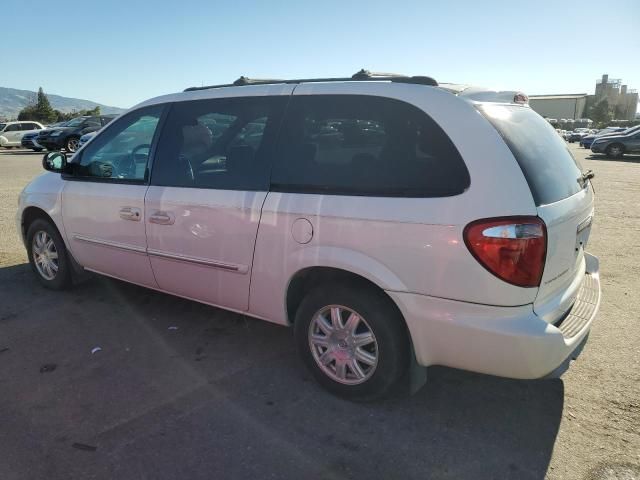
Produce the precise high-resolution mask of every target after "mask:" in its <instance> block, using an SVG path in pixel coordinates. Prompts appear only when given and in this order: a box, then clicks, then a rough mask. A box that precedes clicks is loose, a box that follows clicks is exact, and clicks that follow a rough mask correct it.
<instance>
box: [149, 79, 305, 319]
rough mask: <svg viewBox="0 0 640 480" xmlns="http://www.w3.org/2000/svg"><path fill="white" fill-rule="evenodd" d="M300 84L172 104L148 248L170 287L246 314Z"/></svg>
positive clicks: (156, 173)
mask: <svg viewBox="0 0 640 480" xmlns="http://www.w3.org/2000/svg"><path fill="white" fill-rule="evenodd" d="M292 90H293V87H292V86H290V85H284V86H277V87H274V89H273V94H272V95H270V96H262V95H259V96H248V97H243V98H214V99H206V100H197V101H188V102H178V103H174V104H173V105H172V107H171V111H170V112H169V114H168V117H167V121H166V124H165V127H164V128H163V132H162V135H161V140H160V142H159V144H158V154H157V157H156V159H155V161H154V165H153V172H152V177H151V185H150V187H149V190H148V192H147V196H146V201H145V212H146V213H145V221H146V225H147V243H148V253H149V258H150V261H151V265H152V267H153V273H154V274H155V278H156V280H157V282H158V286H159V287H160V288H161V289H162V290H164V291H167V292H170V293H173V294H176V295H180V296H183V297H187V298H191V299H194V300H198V301H201V302H204V303H209V304H213V305H219V306H223V307H225V308H228V309H233V310H238V311H244V310H247V308H248V303H249V283H250V279H251V266H252V262H253V252H254V247H255V240H256V235H257V231H258V225H259V223H260V215H261V209H262V205H263V203H264V200H265V197H266V195H267V191H268V189H269V173H270V168H271V158H272V156H273V153H272V149H273V146H274V144H275V141H274V140H275V136H276V132H277V130H278V127H279V125H280V121H281V118H282V114H283V110H284V107H285V104H286V101H287V98H288V95H289V94H290V93H291V91H292ZM220 93H221V94H222V95H224V92H220Z"/></svg>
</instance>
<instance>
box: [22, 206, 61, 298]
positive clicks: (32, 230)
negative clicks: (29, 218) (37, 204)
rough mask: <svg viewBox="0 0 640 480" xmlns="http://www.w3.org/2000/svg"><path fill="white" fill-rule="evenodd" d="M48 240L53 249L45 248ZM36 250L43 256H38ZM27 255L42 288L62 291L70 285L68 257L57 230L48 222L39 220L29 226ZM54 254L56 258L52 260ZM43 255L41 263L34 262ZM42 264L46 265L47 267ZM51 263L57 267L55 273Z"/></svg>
mask: <svg viewBox="0 0 640 480" xmlns="http://www.w3.org/2000/svg"><path fill="white" fill-rule="evenodd" d="M36 237H37V238H36ZM49 240H51V241H52V245H53V248H51V247H49V248H46V245H47V244H48V243H49ZM38 244H40V246H38ZM43 245H44V247H45V248H44V249H43ZM38 249H39V250H40V251H41V252H43V254H38ZM27 253H28V255H29V264H30V265H31V269H32V270H33V272H34V273H35V274H36V277H37V278H38V281H39V282H40V283H41V284H42V285H43V286H45V287H46V288H50V289H52V290H64V289H66V288H68V287H69V286H70V285H71V263H70V261H69V255H68V253H67V249H66V247H65V245H64V241H63V240H62V237H61V236H60V233H58V229H57V228H56V227H55V226H54V225H53V224H52V223H51V222H50V221H47V220H44V219H41V218H39V219H36V220H34V221H33V222H32V223H31V225H29V229H28V230H27ZM54 253H55V254H56V256H57V258H53V254H54ZM43 255H44V258H43V259H42V260H43V262H42V263H41V262H36V258H42V257H43ZM44 263H47V265H48V267H47V265H44ZM51 263H53V264H55V265H56V266H57V271H56V270H55V268H54V267H52V266H51ZM50 274H52V275H50Z"/></svg>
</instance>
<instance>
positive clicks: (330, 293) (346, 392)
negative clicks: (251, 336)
mask: <svg viewBox="0 0 640 480" xmlns="http://www.w3.org/2000/svg"><path fill="white" fill-rule="evenodd" d="M336 308H339V309H340V314H341V315H340V318H341V321H339V323H340V324H342V325H341V326H344V327H348V326H349V324H350V322H349V321H348V320H349V319H350V318H351V316H350V315H351V313H353V312H355V313H356V314H357V315H358V316H359V320H358V322H357V324H356V329H355V331H354V332H355V336H351V335H348V334H346V333H345V332H346V331H347V330H340V329H337V328H335V329H334V328H332V329H331V331H332V332H333V334H327V333H325V332H324V331H323V330H321V329H320V328H319V323H318V322H320V321H321V317H320V315H321V314H323V313H324V315H323V317H324V318H325V319H328V320H327V321H328V322H330V323H331V324H333V326H334V327H335V321H334V320H331V317H332V316H333V315H332V313H333V312H335V309H336ZM336 318H337V315H336ZM354 324H355V323H354ZM323 325H324V328H327V327H329V325H328V324H327V323H326V322H325V323H324V324H323ZM294 330H295V339H296V347H297V350H298V354H299V356H300V358H301V360H302V361H303V363H304V364H305V366H306V367H307V368H308V369H309V371H310V372H311V374H312V375H313V376H314V378H315V379H316V381H317V382H318V383H319V384H320V385H322V386H323V387H324V388H325V389H327V390H328V391H330V392H331V393H333V394H335V395H337V396H339V397H342V398H345V399H348V400H353V401H371V400H375V399H378V398H382V397H385V396H388V395H389V394H391V392H392V391H393V390H394V389H395V387H396V386H397V385H398V384H399V383H400V380H401V379H402V378H403V376H404V375H405V372H406V371H407V368H408V366H409V359H410V352H411V349H410V344H409V338H408V335H407V331H406V327H405V324H404V320H403V318H402V316H401V315H400V312H399V311H398V310H397V308H396V306H395V305H394V304H393V303H392V302H391V300H390V299H389V298H387V297H386V296H385V295H384V294H383V293H382V292H378V291H376V290H374V289H373V288H371V287H369V286H368V285H363V284H360V283H358V282H353V283H341V284H336V285H322V286H319V287H317V288H316V289H314V290H312V291H310V292H309V293H308V294H307V295H306V296H305V297H304V299H303V300H302V303H301V304H300V306H299V308H298V311H297V312H296V318H295V324H294ZM369 334H372V335H369ZM343 335H345V337H344V338H342V339H341V338H340V337H342V336H343ZM312 336H313V337H312ZM371 336H372V337H373V341H372V343H367V344H362V346H360V347H357V346H356V343H355V342H363V341H364V342H366V341H367V339H369V338H370V337H371ZM336 337H338V338H336ZM312 338H315V339H321V341H322V342H325V343H326V345H327V347H326V349H325V347H323V346H318V345H312V340H311V339H312ZM322 339H324V340H322ZM325 354H326V356H325ZM323 357H324V358H326V359H329V358H331V360H328V362H327V363H326V364H325V367H321V366H320V365H321V363H322V360H321V359H322V358H323ZM373 358H375V363H373V361H372V359H373ZM361 359H365V360H366V362H364V361H361ZM325 361H326V360H325ZM338 362H340V363H341V364H343V365H344V364H345V363H346V364H347V365H346V366H345V367H343V368H339V367H338ZM350 362H355V363H356V365H355V368H354V367H352V366H351V365H353V363H350ZM356 370H359V373H356ZM339 372H342V375H341V374H340V373H339ZM339 377H340V378H339Z"/></svg>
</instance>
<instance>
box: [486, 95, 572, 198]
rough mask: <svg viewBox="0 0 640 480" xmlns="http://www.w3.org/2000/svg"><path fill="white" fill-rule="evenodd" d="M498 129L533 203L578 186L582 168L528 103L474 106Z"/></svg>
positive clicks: (564, 195) (560, 195) (565, 194)
mask: <svg viewBox="0 0 640 480" xmlns="http://www.w3.org/2000/svg"><path fill="white" fill-rule="evenodd" d="M478 108H479V110H480V112H481V113H482V114H483V115H484V116H485V117H486V118H487V120H489V122H491V124H492V125H493V126H494V127H495V128H496V130H498V132H499V133H500V135H501V136H502V138H503V139H504V141H505V143H506V144H507V146H508V147H509V149H510V150H511V152H512V153H513V156H514V157H515V159H516V161H517V162H518V164H519V165H520V168H521V169H522V173H523V174H524V176H525V178H526V179H527V183H528V184H529V188H530V189H531V194H532V195H533V198H534V200H535V202H536V205H547V204H549V203H554V202H558V201H560V200H563V199H565V198H567V197H570V196H572V195H574V194H576V193H578V192H579V191H580V190H581V189H582V184H581V182H580V178H581V175H582V169H581V167H580V165H578V162H577V161H576V159H575V158H574V157H573V155H572V154H571V152H570V151H569V148H568V147H567V144H566V143H565V141H564V140H563V139H562V138H561V137H560V135H558V133H557V132H556V131H555V130H554V129H553V127H552V126H551V125H550V124H549V123H548V122H547V121H546V120H545V119H544V118H542V117H541V116H540V115H538V114H537V113H536V112H534V111H533V110H531V109H530V108H529V107H523V106H518V105H490V104H484V105H481V106H479V107H478Z"/></svg>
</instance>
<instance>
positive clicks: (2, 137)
mask: <svg viewBox="0 0 640 480" xmlns="http://www.w3.org/2000/svg"><path fill="white" fill-rule="evenodd" d="M42 128H44V127H43V126H42V124H41V123H39V122H31V121H28V122H4V123H0V147H4V148H11V147H20V143H21V141H22V137H23V135H25V134H26V133H31V132H37V131H39V130H41V129H42Z"/></svg>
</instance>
